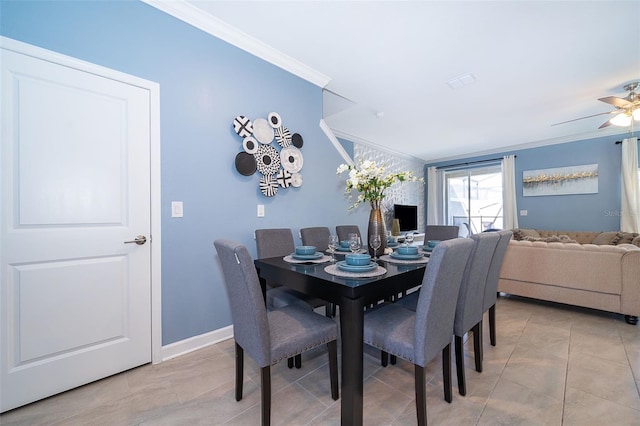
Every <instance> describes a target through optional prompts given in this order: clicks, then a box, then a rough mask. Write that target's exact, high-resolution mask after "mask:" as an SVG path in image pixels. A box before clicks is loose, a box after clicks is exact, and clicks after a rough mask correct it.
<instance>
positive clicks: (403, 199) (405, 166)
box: [353, 143, 425, 232]
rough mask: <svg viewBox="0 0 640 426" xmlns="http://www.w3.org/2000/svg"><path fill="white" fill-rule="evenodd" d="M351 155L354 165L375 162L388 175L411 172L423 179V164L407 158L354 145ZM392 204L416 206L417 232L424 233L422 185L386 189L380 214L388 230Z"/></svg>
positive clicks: (418, 183)
mask: <svg viewBox="0 0 640 426" xmlns="http://www.w3.org/2000/svg"><path fill="white" fill-rule="evenodd" d="M353 153H354V155H353V156H354V158H353V159H354V161H355V162H356V164H359V163H360V161H364V160H371V161H375V162H376V163H377V164H384V165H385V168H386V170H387V171H388V172H390V173H394V172H402V171H412V172H413V174H414V176H416V177H423V174H424V172H423V167H424V164H422V163H420V162H418V161H412V160H409V159H407V158H402V157H398V156H395V155H393V154H390V153H388V152H384V151H380V150H377V149H375V148H373V147H370V146H367V145H362V144H358V143H354V150H353ZM394 204H406V205H412V206H418V230H419V231H421V232H424V229H425V222H424V218H425V214H424V183H421V182H403V183H399V184H398V183H397V184H395V185H393V186H392V187H390V188H389V189H387V191H386V197H385V200H384V203H383V206H384V208H385V211H383V212H382V213H383V215H384V218H385V222H386V225H387V229H388V230H391V222H392V219H393V205H394Z"/></svg>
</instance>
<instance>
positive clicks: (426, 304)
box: [413, 238, 473, 367]
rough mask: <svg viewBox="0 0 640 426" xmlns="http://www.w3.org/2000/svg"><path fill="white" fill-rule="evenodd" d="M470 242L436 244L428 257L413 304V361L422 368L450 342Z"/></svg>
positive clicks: (456, 241) (455, 241)
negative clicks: (414, 319) (414, 316)
mask: <svg viewBox="0 0 640 426" xmlns="http://www.w3.org/2000/svg"><path fill="white" fill-rule="evenodd" d="M472 247H473V242H472V241H471V240H470V239H467V238H458V239H455V240H449V241H444V242H442V243H440V244H438V245H437V246H436V247H435V249H434V250H433V252H432V253H431V257H430V258H429V265H428V266H427V268H426V270H425V273H424V277H423V279H422V287H421V289H420V296H419V298H418V304H417V307H416V325H415V330H414V358H415V359H414V360H413V363H414V364H417V365H419V366H421V367H424V366H425V365H426V363H427V362H429V361H430V360H431V359H433V358H434V357H435V356H436V355H437V354H438V352H439V351H441V350H442V349H443V348H444V347H446V346H447V345H448V344H449V343H451V336H452V335H453V320H454V316H455V310H456V300H457V299H458V290H459V289H460V283H461V282H462V275H463V273H464V267H465V265H466V264H467V259H468V258H469V255H470V253H471V249H472Z"/></svg>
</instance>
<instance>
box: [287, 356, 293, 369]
mask: <svg viewBox="0 0 640 426" xmlns="http://www.w3.org/2000/svg"><path fill="white" fill-rule="evenodd" d="M287 367H289V368H293V357H291V358H287Z"/></svg>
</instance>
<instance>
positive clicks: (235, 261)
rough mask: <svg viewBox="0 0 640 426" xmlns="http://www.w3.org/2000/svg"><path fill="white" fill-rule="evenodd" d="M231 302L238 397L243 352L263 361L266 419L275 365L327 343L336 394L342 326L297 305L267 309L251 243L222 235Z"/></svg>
mask: <svg viewBox="0 0 640 426" xmlns="http://www.w3.org/2000/svg"><path fill="white" fill-rule="evenodd" d="M214 245H215V248H216V251H217V252H218V257H219V259H220V264H221V266H222V272H223V275H224V284H225V288H226V290H227V295H228V296H229V303H230V305H231V317H232V320H233V337H234V340H235V350H236V401H240V400H241V399H242V381H243V376H244V352H245V351H246V352H247V353H248V354H249V356H250V357H251V358H253V359H254V360H255V362H256V363H257V364H258V367H260V380H261V395H262V397H261V399H262V424H263V425H268V424H270V418H271V366H272V365H274V364H276V363H277V362H278V361H281V360H283V359H287V358H291V357H293V356H295V355H298V354H301V353H302V352H305V351H307V350H309V349H312V348H315V347H317V346H320V345H324V344H326V345H327V346H328V349H329V375H330V380H331V397H332V398H333V399H334V400H337V399H338V351H337V338H338V327H337V325H336V323H335V322H334V321H333V320H332V319H331V318H327V317H325V316H322V315H319V314H316V313H314V312H312V311H311V310H307V309H304V308H301V307H299V306H296V305H289V306H286V307H284V308H279V309H273V310H270V311H267V309H266V307H265V303H264V299H263V295H262V289H261V288H260V281H259V279H258V273H257V272H256V268H255V266H254V264H253V259H251V256H250V255H249V252H248V251H247V248H246V247H245V246H243V245H242V244H240V243H237V242H234V241H231V240H224V239H219V240H216V241H215V242H214Z"/></svg>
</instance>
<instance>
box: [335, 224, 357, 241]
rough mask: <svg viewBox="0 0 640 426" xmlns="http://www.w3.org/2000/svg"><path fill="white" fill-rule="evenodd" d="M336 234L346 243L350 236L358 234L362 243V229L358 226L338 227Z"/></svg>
mask: <svg viewBox="0 0 640 426" xmlns="http://www.w3.org/2000/svg"><path fill="white" fill-rule="evenodd" d="M336 234H337V235H338V239H339V240H340V241H346V240H348V239H349V234H358V237H360V241H362V234H360V228H359V227H358V225H337V226H336Z"/></svg>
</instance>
